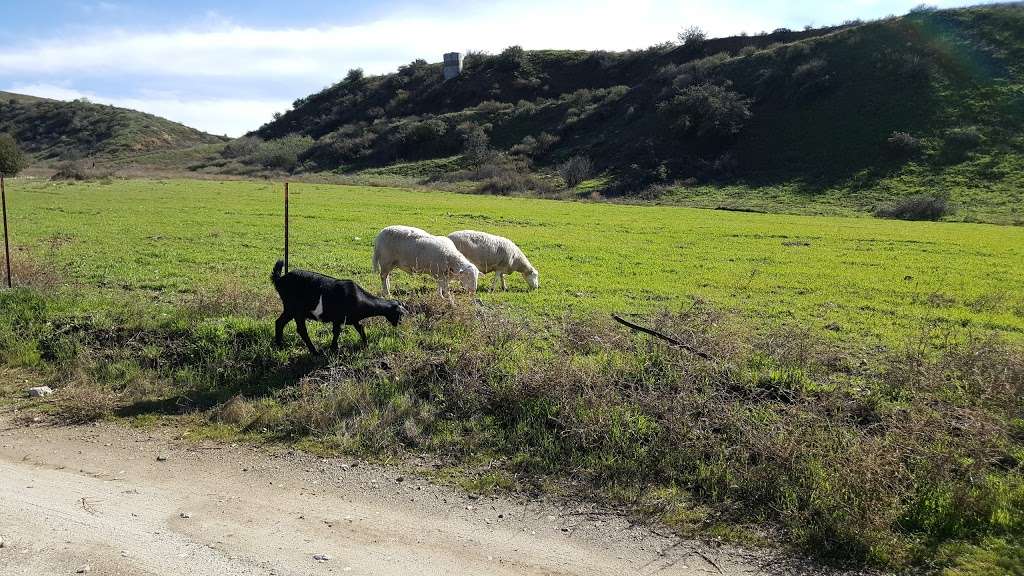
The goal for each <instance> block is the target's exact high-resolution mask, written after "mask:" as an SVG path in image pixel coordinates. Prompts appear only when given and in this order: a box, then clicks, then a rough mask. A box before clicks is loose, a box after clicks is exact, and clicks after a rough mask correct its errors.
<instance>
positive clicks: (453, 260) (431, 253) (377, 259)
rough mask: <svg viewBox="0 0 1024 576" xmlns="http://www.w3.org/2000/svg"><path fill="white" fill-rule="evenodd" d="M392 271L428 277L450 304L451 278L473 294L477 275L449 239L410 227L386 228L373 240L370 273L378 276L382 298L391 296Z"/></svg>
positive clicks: (471, 265) (472, 266)
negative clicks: (434, 279) (421, 274)
mask: <svg viewBox="0 0 1024 576" xmlns="http://www.w3.org/2000/svg"><path fill="white" fill-rule="evenodd" d="M395 268H398V269H399V270H404V271H406V272H409V273H410V274H417V273H423V274H430V275H431V276H433V277H434V278H436V279H437V290H438V293H439V294H440V295H441V297H442V298H447V299H448V301H449V302H454V301H455V299H454V298H453V297H452V295H451V292H450V291H449V290H448V283H449V282H450V281H451V279H452V277H453V276H454V277H455V278H458V279H459V282H461V283H462V286H463V287H464V288H465V289H466V291H467V292H469V293H470V294H473V293H474V292H476V284H477V279H478V277H479V276H480V272H479V271H478V270H477V268H476V266H474V265H473V263H472V262H470V261H469V260H467V259H466V257H465V256H463V255H462V253H461V252H459V250H458V248H456V247H455V244H454V243H452V241H451V240H449V239H448V238H445V237H444V236H434V235H433V234H431V233H429V232H426V231H424V230H420V229H419V228H413V227H411V226H388V227H387V228H384V229H383V230H381V231H380V232H378V233H377V237H376V238H374V240H373V270H374V272H378V273H379V274H380V283H381V290H382V292H383V295H384V297H385V298H387V297H390V295H391V271H392V270H394V269H395Z"/></svg>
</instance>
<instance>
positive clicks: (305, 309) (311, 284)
mask: <svg viewBox="0 0 1024 576" xmlns="http://www.w3.org/2000/svg"><path fill="white" fill-rule="evenodd" d="M282 268H284V262H283V261H282V260H278V261H277V264H274V272H273V273H272V274H271V276H270V279H271V280H272V281H273V282H274V289H276V290H277V294H278V295H279V296H280V297H281V304H283V305H284V312H281V316H279V317H278V319H277V323H276V326H275V328H276V332H275V333H274V342H275V343H277V345H278V346H280V345H282V344H284V337H283V336H284V327H285V326H286V325H287V324H288V323H289V322H291V321H292V320H295V328H296V330H297V331H298V333H299V336H301V337H302V341H303V342H305V343H306V347H308V348H309V351H310V353H312V354H316V353H317V352H316V348H315V347H314V346H313V343H312V342H311V341H310V340H309V333H308V332H306V320H318V321H320V322H330V323H332V324H334V339H333V340H331V351H332V352H333V351H337V349H338V334H340V333H341V327H342V326H344V325H346V324H350V325H351V326H352V327H354V328H355V329H356V332H359V336H360V337H361V338H362V339H363V345H364V346H365V345H366V332H365V331H364V330H363V326H362V324H360V322H361V321H363V320H365V319H366V318H372V317H374V316H383V317H385V318H387V320H388V322H390V323H391V325H392V326H398V323H399V322H401V321H402V316H404V315H405V314H408V313H409V312H408V310H406V309H405V306H402V304H401V303H399V302H398V301H397V300H385V299H384V298H378V297H376V296H374V295H372V294H370V293H369V292H367V291H366V290H363V289H362V288H360V287H359V285H358V284H356V283H355V282H353V281H351V280H338V279H337V278H331V277H330V276H324V275H323V274H317V273H316V272H309V271H307V270H292V271H290V272H288V273H287V274H284V275H282V274H281V269H282Z"/></svg>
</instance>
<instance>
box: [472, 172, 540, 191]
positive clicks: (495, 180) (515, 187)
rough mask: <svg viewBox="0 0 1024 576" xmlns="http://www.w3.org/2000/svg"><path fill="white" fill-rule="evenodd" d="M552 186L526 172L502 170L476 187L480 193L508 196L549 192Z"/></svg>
mask: <svg viewBox="0 0 1024 576" xmlns="http://www.w3.org/2000/svg"><path fill="white" fill-rule="evenodd" d="M553 190H554V188H553V187H552V186H551V184H549V183H548V182H546V181H544V180H541V179H540V178H537V177H536V176H534V175H532V174H528V173H521V172H502V173H500V174H497V175H495V176H492V177H490V178H488V179H486V180H484V181H483V182H481V183H480V185H479V186H477V187H476V191H477V192H478V193H480V194H495V195H498V196H508V195H509V194H524V193H534V194H550V193H551V192H552V191H553Z"/></svg>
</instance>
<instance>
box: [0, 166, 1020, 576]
mask: <svg viewBox="0 0 1024 576" xmlns="http://www.w3.org/2000/svg"><path fill="white" fill-rule="evenodd" d="M279 192H280V190H279V189H277V188H274V187H271V186H270V185H268V184H253V183H247V182H224V183H221V182H194V181H169V182H144V181H136V182H111V183H88V184H65V183H31V184H27V183H18V184H16V186H15V188H14V189H13V190H12V198H14V199H15V200H16V203H14V204H13V206H14V208H15V211H14V212H13V215H14V217H15V219H14V225H15V227H16V228H15V229H16V230H17V231H18V233H17V235H16V240H17V243H18V245H19V249H18V250H17V251H16V256H17V258H16V260H15V264H16V267H15V277H16V279H17V282H18V283H19V284H20V285H21V286H23V288H21V289H18V290H15V291H13V292H3V293H0V391H2V392H0V403H4V404H10V403H16V404H17V405H18V406H19V407H21V408H27V409H30V410H45V411H48V412H50V413H51V414H52V416H53V418H55V419H58V420H59V421H66V422H85V421H89V420H93V419H97V418H125V419H132V420H133V421H136V420H137V421H140V422H145V421H151V420H153V418H154V417H164V416H166V415H171V416H175V415H179V414H187V415H190V416H189V418H190V419H199V420H201V421H203V422H205V424H204V425H203V427H202V428H201V429H200V430H197V433H198V434H199V435H207V436H218V437H225V436H227V437H239V436H240V437H248V438H251V439H256V440H261V441H284V442H293V443H295V444H297V445H298V446H301V447H303V448H305V449H308V450H313V451H317V452H322V453H336V452H345V453H354V454H361V455H367V456H388V457H391V456H395V455H398V456H401V455H402V454H406V453H409V452H416V451H424V452H430V453H431V454H434V455H436V456H437V457H438V458H440V459H441V460H442V461H443V462H445V463H447V464H449V465H452V466H456V467H460V468H461V469H462V470H463V472H462V474H463V475H464V476H465V477H466V478H467V484H469V485H472V486H474V487H476V488H477V489H480V490H491V489H507V488H514V489H522V490H528V491H533V490H541V489H549V488H551V487H552V486H555V487H556V488H557V487H558V486H566V484H565V483H567V482H570V481H572V482H575V484H571V485H569V486H568V488H569V489H571V490H574V491H576V492H577V493H578V492H579V491H580V490H586V491H589V492H590V493H591V494H593V495H594V496H595V497H598V498H607V499H610V500H613V501H617V502H623V503H626V504H629V505H632V506H635V507H637V509H638V510H641V511H644V512H647V513H651V514H654V515H657V516H658V517H660V518H661V519H663V520H664V521H666V522H668V523H669V524H670V525H672V526H673V527H674V528H675V529H677V530H679V531H680V532H681V533H684V534H696V535H708V534H726V535H730V534H731V535H736V534H737V533H738V532H743V527H747V526H751V525H767V526H775V527H778V528H779V531H778V537H779V538H780V539H781V540H782V541H783V542H784V543H787V544H790V545H792V546H795V547H797V548H798V549H800V550H803V551H806V552H810V553H814V554H817V555H819V556H820V557H822V558H824V559H827V560H830V561H836V562H850V563H854V564H868V565H878V566H885V567H891V568H904V567H908V566H921V567H924V568H926V569H931V570H936V569H941V568H949V569H950V574H983V573H995V574H1000V573H1002V572H1000V570H1003V571H1008V570H1013V569H1017V570H1019V569H1020V562H1019V558H1020V557H1021V556H1022V555H1024V546H1022V545H1021V541H1022V537H1024V524H1022V521H1024V510H1022V508H1024V478H1022V472H1024V469H1022V464H1021V460H1022V458H1024V401H1022V398H1024V349H1022V347H1021V338H1020V331H1021V327H1022V322H1024V306H1022V302H1021V301H1020V293H1019V292H1017V291H1014V290H1012V287H1014V286H1020V285H1021V283H1022V278H1021V274H1024V266H1022V265H1021V259H1022V258H1024V252H1022V251H1021V250H1022V249H1021V246H1024V242H1021V238H1020V236H1021V234H1022V233H1024V230H1021V229H1018V228H1007V227H997V226H990V225H971V224H948V223H944V224H935V223H930V222H926V223H918V222H893V221H880V220H872V219H864V218H860V219H843V218H810V217H801V216H778V215H763V214H743V213H732V212H708V211H701V210H692V209H686V208H672V207H636V206H616V205H607V204H575V203H566V202H552V201H545V200H536V199H519V198H498V197H487V196H470V195H457V194H444V193H427V192H408V191H400V190H389V189H384V188H379V189H368V188H339V187H327V186H310V185H295V186H294V187H293V197H292V200H293V204H292V216H293V234H294V236H293V240H294V243H293V244H292V248H293V250H294V252H293V255H292V257H293V262H294V263H296V264H298V265H301V266H304V267H309V268H313V269H317V270H321V271H324V272H327V273H332V274H335V275H338V276H342V277H353V278H356V279H358V280H359V281H361V282H362V283H364V284H365V285H367V286H369V287H371V288H373V287H376V282H375V281H374V280H373V278H372V274H371V273H370V271H369V259H370V253H371V248H370V241H371V238H372V234H373V233H374V232H375V231H376V230H377V229H379V227H380V226H382V225H384V224H390V223H393V222H394V221H402V222H407V223H410V224H416V225H420V226H423V227H425V228H427V229H430V230H435V231H439V232H444V231H448V230H454V229H458V228H465V227H483V228H486V229H490V230H494V231H496V232H500V233H502V234H504V235H507V236H510V237H512V238H513V239H515V240H517V241H518V242H519V243H520V245H521V246H522V247H523V248H524V250H525V251H526V252H527V253H528V254H529V255H530V257H531V259H532V261H533V262H534V264H535V265H536V266H537V267H538V268H539V269H540V271H541V276H542V277H541V280H542V287H541V289H540V290H539V291H536V292H531V293H526V292H524V291H522V280H521V279H520V278H518V277H516V278H512V279H510V285H511V286H512V288H513V291H510V292H509V293H502V294H498V293H490V292H488V291H486V290H484V291H482V292H481V293H480V294H479V296H480V298H481V300H482V303H481V304H473V303H471V302H469V301H468V300H467V299H465V298H464V297H463V298H461V299H460V301H459V302H458V303H457V306H456V307H454V308H450V307H448V306H447V305H446V304H444V303H442V302H439V301H437V300H436V299H434V297H433V291H434V290H433V288H432V287H431V283H430V282H429V281H426V280H423V279H417V280H413V279H410V278H409V277H408V276H406V275H399V276H398V277H396V278H395V285H396V287H397V288H398V289H400V290H402V292H400V296H401V297H402V298H404V299H406V300H407V301H408V302H409V305H410V307H411V308H412V309H414V311H415V314H414V315H413V316H412V317H411V318H410V321H409V322H408V323H406V324H403V325H402V326H401V327H400V328H398V329H397V330H395V329H392V328H391V327H389V326H387V325H386V324H384V323H383V322H374V323H373V324H372V325H371V326H370V327H369V329H368V332H369V336H370V345H369V347H368V348H367V349H354V348H353V346H354V345H355V342H356V338H355V336H354V333H353V332H352V331H351V330H350V331H348V333H347V334H346V338H345V341H344V342H343V351H342V352H341V354H340V355H339V356H338V357H336V358H330V359H320V358H310V357H309V356H307V355H306V354H305V352H304V349H303V348H302V347H301V345H300V344H299V342H298V339H297V338H296V336H295V334H294V330H292V329H289V330H288V332H287V333H286V338H287V339H288V342H289V345H288V347H287V348H286V349H284V350H275V349H273V348H272V346H271V340H272V334H273V327H272V320H273V317H274V315H275V313H276V312H277V311H278V310H277V303H276V302H275V299H274V296H273V293H272V289H271V287H270V282H269V279H268V275H269V269H270V266H271V264H272V262H273V260H274V259H276V257H277V254H278V244H279V240H280V229H279V227H278V225H279V223H280V212H279V201H280V195H279ZM637 254H643V255H644V257H642V258H638V257H637ZM485 283H486V282H485ZM609 309H614V310H621V311H626V312H639V313H640V314H639V315H638V316H636V317H635V319H636V320H638V321H640V322H642V323H644V324H647V325H650V326H654V327H656V328H658V329H660V330H662V331H665V332H667V333H670V334H673V335H675V336H676V337H678V338H680V339H682V340H683V341H685V342H687V343H688V344H690V345H692V346H694V347H695V348H697V349H699V350H702V351H704V352H706V353H708V354H710V355H711V356H712V358H713V360H712V361H705V360H701V359H699V358H696V357H694V356H691V355H688V354H687V353H685V352H683V351H680V350H675V349H672V348H668V347H666V346H665V345H663V344H662V343H660V342H658V341H653V340H650V339H648V338H647V337H643V336H637V335H634V334H632V333H630V332H628V331H627V330H625V329H624V328H623V327H621V326H618V325H616V324H613V323H611V322H610V321H609V320H608V317H607V314H606V311H608V310H609ZM315 337H316V338H318V340H319V342H320V344H321V345H322V344H323V342H324V339H325V337H326V334H325V333H324V332H323V331H321V332H320V334H319V335H318V336H315ZM346 345H347V346H346ZM25 381H33V382H39V383H41V384H48V385H51V386H52V387H54V388H55V390H56V391H57V392H56V394H55V395H54V396H53V397H52V398H51V399H49V400H44V401H31V402H30V401H26V400H22V399H20V398H19V396H20V395H21V394H22V393H23V388H24V384H20V383H21V382H25ZM570 478H572V479H574V480H569V479H570ZM1015 558H1016V559H1015ZM954 567H958V568H956V570H954ZM985 570H988V572H985Z"/></svg>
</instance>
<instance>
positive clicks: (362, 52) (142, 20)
mask: <svg viewBox="0 0 1024 576" xmlns="http://www.w3.org/2000/svg"><path fill="white" fill-rule="evenodd" d="M919 3H920V0H908V1H899V0H897V1H892V0H890V1H879V0H846V1H843V2H828V1H814V0H790V1H785V0H762V1H756V2H755V1H741V0H718V1H716V2H695V1H687V0H674V1H668V0H630V1H619V2H601V1H587V0H566V1H558V0H519V1H509V0H493V1H491V2H486V3H482V2H460V1H456V0H439V1H435V2H430V3H422V2H409V1H405V0H390V1H389V0H380V1H368V0H359V1H354V2H340V1H334V2H332V1H325V0H287V1H273V2H271V1H244V0H230V1H219V2H212V1H200V0H176V1H157V0H154V1H148V2H141V1H134V2H131V1H127V0H107V1H94V0H33V1H28V2H23V1H16V0H0V9H2V10H0V11H2V14H3V16H2V18H3V23H4V25H3V26H2V27H0V90H8V91H14V92H21V93H27V94H33V95H37V96H46V97H51V98H60V99H73V98H77V97H87V98H89V99H90V100H93V101H95V102H104V103H111V104H115V105H118V106H125V107H129V108H134V109H138V110H144V111H147V112H152V113H154V114H159V115H161V116H165V117H168V118H171V119H173V120H177V121H180V122H184V123H186V124H189V125H191V126H195V127H197V128H200V129H203V130H207V131H209V132H213V133H217V134H228V135H231V136H237V135H240V134H243V133H245V132H246V131H248V130H252V129H255V128H257V127H259V126H260V125H261V124H263V123H264V122H266V121H267V120H269V119H270V116H271V115H272V114H273V112H275V111H283V110H286V109H287V108H288V107H290V106H291V102H292V101H293V100H295V99H296V98H299V97H301V96H305V95H307V94H309V93H311V92H315V91H317V90H320V89H321V88H323V87H324V86H327V85H329V84H331V83H333V82H335V81H337V80H338V79H339V78H341V77H342V76H344V74H345V72H346V71H347V70H348V69H349V68H354V67H361V68H363V69H365V70H366V71H367V72H368V73H383V72H389V71H392V70H394V69H395V68H397V67H398V66H399V65H400V64H404V63H406V62H409V61H411V60H413V59H416V58H424V59H426V60H429V61H439V60H440V59H441V54H442V53H444V52H449V51H452V50H456V51H465V50H467V49H472V50H486V51H490V52H498V51H500V50H501V49H502V48H504V47H505V46H508V45H511V44H520V45H522V46H523V47H525V48H528V49H529V48H580V49H606V50H624V49H629V48H643V47H646V46H649V45H651V44H656V43H658V42H663V41H666V40H671V39H673V38H674V37H675V34H676V32H678V31H679V30H680V29H682V28H684V27H687V26H690V25H699V26H701V27H702V28H704V29H705V30H706V31H708V32H709V34H710V35H712V36H722V35H730V34H737V33H740V32H748V33H755V32H758V31H761V30H772V29H775V28H778V27H782V26H785V27H789V28H802V27H803V26H805V25H807V24H813V25H824V24H833V23H839V22H842V21H843V20H848V19H852V18H863V19H869V18H877V17H881V16H886V15H888V14H902V13H905V12H906V11H907V10H909V9H910V8H912V7H913V6H915V5H917V4H919ZM930 4H933V5H936V6H940V7H947V6H958V5H963V4H965V2H963V1H955V0H939V1H937V2H931V3H930Z"/></svg>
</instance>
